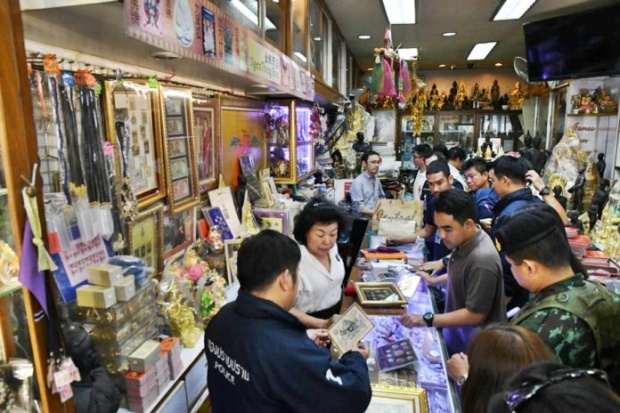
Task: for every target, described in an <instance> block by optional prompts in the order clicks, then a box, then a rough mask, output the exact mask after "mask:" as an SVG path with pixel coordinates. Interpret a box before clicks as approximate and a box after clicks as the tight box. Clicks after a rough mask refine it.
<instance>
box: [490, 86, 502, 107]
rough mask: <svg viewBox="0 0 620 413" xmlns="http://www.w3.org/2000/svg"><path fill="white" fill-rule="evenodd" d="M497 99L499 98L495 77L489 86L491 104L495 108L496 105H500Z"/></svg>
mask: <svg viewBox="0 0 620 413" xmlns="http://www.w3.org/2000/svg"><path fill="white" fill-rule="evenodd" d="M499 99H500V92H499V84H498V83H497V79H495V80H494V81H493V86H491V104H492V105H493V107H495V108H496V109H497V108H498V106H499V107H501V105H500V103H499Z"/></svg>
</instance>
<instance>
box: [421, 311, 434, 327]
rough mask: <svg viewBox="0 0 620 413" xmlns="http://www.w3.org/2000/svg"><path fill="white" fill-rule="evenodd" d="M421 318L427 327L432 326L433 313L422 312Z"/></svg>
mask: <svg viewBox="0 0 620 413" xmlns="http://www.w3.org/2000/svg"><path fill="white" fill-rule="evenodd" d="M422 319H423V320H424V322H425V323H426V326H427V327H432V326H433V320H434V319H435V314H433V313H424V315H423V316H422Z"/></svg>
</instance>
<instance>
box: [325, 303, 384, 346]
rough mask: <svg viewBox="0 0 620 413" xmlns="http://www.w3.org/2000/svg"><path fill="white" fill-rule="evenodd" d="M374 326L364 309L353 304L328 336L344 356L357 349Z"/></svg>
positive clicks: (331, 328)
mask: <svg viewBox="0 0 620 413" xmlns="http://www.w3.org/2000/svg"><path fill="white" fill-rule="evenodd" d="M373 328H374V325H373V324H372V322H371V321H370V319H369V318H368V316H367V315H366V313H365V312H364V310H362V308H361V307H360V306H359V305H357V304H356V303H353V305H351V307H349V308H348V309H347V311H345V312H344V314H343V315H342V316H341V317H340V318H339V319H338V320H337V321H336V322H335V323H334V324H332V326H331V327H330V328H329V331H328V334H329V338H330V339H331V341H332V344H333V345H334V346H335V348H336V350H338V354H340V355H343V354H344V353H346V352H347V351H349V350H351V349H354V348H357V343H359V342H360V341H361V340H362V339H363V338H364V337H366V334H368V333H369V332H370V331H371V330H372V329H373Z"/></svg>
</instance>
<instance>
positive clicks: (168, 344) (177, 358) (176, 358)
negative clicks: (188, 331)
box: [161, 337, 183, 380]
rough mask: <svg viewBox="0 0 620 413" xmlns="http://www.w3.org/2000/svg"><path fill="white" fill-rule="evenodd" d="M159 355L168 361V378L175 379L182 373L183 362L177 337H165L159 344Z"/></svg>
mask: <svg viewBox="0 0 620 413" xmlns="http://www.w3.org/2000/svg"><path fill="white" fill-rule="evenodd" d="M161 353H162V355H163V356H165V357H166V358H167V360H168V368H169V370H170V378H171V379H173V380H174V379H176V378H177V377H179V375H181V372H182V371H183V361H182V360H181V342H180V341H179V339H178V338H177V337H167V338H165V339H163V340H162V342H161Z"/></svg>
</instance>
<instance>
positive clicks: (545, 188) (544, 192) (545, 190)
mask: <svg viewBox="0 0 620 413" xmlns="http://www.w3.org/2000/svg"><path fill="white" fill-rule="evenodd" d="M538 193H539V194H540V196H545V195H550V194H551V189H549V187H548V186H547V185H545V186H543V187H542V189H541V190H540V191H538Z"/></svg>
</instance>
